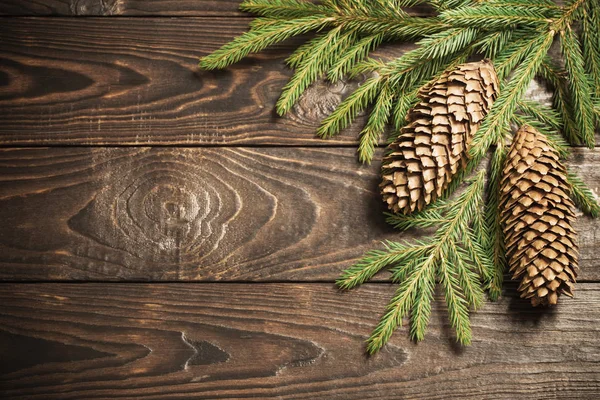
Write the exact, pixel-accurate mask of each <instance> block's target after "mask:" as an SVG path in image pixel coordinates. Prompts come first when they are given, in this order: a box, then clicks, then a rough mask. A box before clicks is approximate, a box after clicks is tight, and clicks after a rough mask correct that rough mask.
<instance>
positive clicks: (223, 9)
mask: <svg viewBox="0 0 600 400" xmlns="http://www.w3.org/2000/svg"><path fill="white" fill-rule="evenodd" d="M241 1H242V0H2V1H1V2H0V16H2V15H6V16H42V15H43V16H103V17H111V16H188V17H194V16H201V17H205V16H237V17H241V16H248V15H249V14H246V13H242V12H240V11H239V5H240V3H241ZM405 10H407V11H408V12H409V13H411V14H414V15H419V14H424V13H430V12H431V10H430V9H427V8H426V7H423V6H415V7H411V8H406V9H405Z"/></svg>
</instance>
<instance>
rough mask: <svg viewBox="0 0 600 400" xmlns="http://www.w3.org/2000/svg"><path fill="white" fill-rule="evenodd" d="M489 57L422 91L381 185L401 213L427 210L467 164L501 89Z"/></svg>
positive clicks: (390, 156)
mask: <svg viewBox="0 0 600 400" xmlns="http://www.w3.org/2000/svg"><path fill="white" fill-rule="evenodd" d="M498 86H499V84H498V78H497V76H496V73H495V71H494V69H493V66H492V65H491V64H490V63H489V62H486V61H482V62H476V63H467V64H462V65H460V66H458V67H457V68H456V69H455V70H454V71H451V72H447V73H445V74H443V75H442V76H441V77H440V78H439V79H438V80H436V81H435V82H432V83H430V84H428V85H426V86H424V87H423V88H421V90H420V91H419V98H420V101H419V103H418V104H417V105H416V106H415V107H413V108H412V109H411V110H410V111H409V114H408V115H407V121H408V123H407V125H406V126H405V127H404V128H402V130H401V132H400V135H399V136H398V139H397V140H396V141H395V142H394V143H392V144H390V146H389V147H388V153H387V155H386V156H385V157H384V159H383V167H382V169H383V174H382V175H383V180H382V183H381V185H380V190H381V193H382V195H383V199H384V201H385V202H386V203H387V204H388V207H389V208H390V209H391V210H392V211H393V212H396V213H403V214H409V213H412V212H415V211H420V210H422V209H423V208H424V207H425V206H426V205H428V204H430V203H431V202H432V201H435V200H436V199H437V198H439V197H440V196H441V195H442V194H443V192H444V190H445V189H446V188H447V187H448V185H449V184H450V182H451V181H452V179H453V177H454V175H455V174H456V173H457V172H458V171H459V170H460V169H461V168H464V167H465V166H466V163H467V159H468V155H467V151H468V148H469V145H470V142H471V138H472V137H473V134H474V133H475V131H476V130H477V129H478V128H479V124H480V123H481V120H482V119H483V118H484V117H485V115H486V114H487V112H488V111H489V109H490V107H491V105H492V103H493V101H494V99H495V97H496V93H497V92H498Z"/></svg>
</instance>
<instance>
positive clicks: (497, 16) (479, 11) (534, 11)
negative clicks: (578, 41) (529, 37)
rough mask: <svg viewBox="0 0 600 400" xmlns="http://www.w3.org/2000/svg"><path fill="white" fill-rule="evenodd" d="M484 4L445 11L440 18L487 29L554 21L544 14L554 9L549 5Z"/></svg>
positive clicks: (464, 25)
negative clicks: (548, 6)
mask: <svg viewBox="0 0 600 400" xmlns="http://www.w3.org/2000/svg"><path fill="white" fill-rule="evenodd" d="M482 4H483V5H475V6H472V7H461V8H457V9H452V10H448V11H444V12H443V13H442V14H441V15H440V19H441V20H442V21H444V22H446V23H448V24H450V25H452V26H460V27H472V26H477V27H482V29H486V30H494V29H505V28H506V27H507V26H514V25H519V26H526V27H532V28H538V27H540V26H544V25H548V24H549V23H551V22H552V19H550V18H549V17H548V16H546V15H544V13H545V12H547V11H549V10H552V9H550V8H547V7H536V6H531V5H528V6H518V5H516V4H508V5H500V4H493V3H490V4H487V3H482Z"/></svg>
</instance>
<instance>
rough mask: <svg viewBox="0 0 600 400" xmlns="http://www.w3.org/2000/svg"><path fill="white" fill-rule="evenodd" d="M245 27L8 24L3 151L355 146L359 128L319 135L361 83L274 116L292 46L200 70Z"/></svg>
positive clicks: (169, 22)
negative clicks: (22, 148) (203, 58)
mask: <svg viewBox="0 0 600 400" xmlns="http://www.w3.org/2000/svg"><path fill="white" fill-rule="evenodd" d="M248 21H249V20H247V19H232V18H205V19H201V18H174V19H165V18H118V19H106V18H105V19H102V18H91V19H90V18H85V19H79V18H5V19H3V20H2V29H0V145H32V144H33V145H39V144H46V145H50V144H53V145H73V144H85V145H89V144H94V145H107V144H119V145H123V144H131V145H139V144H148V145H150V144H168V145H173V144H180V145H181V144H183V145H199V144H210V145H214V144H278V145H290V144H292V145H294V144H296V145H298V144H309V145H310V144H329V145H334V144H337V145H339V144H353V143H355V142H356V135H357V132H358V128H359V127H358V126H356V127H354V128H353V129H349V131H348V132H347V133H346V134H344V135H342V136H340V137H338V138H335V139H332V140H317V139H315V136H314V134H315V130H316V128H317V126H318V123H319V121H320V120H321V119H322V118H323V117H324V116H326V115H327V114H328V113H329V112H330V111H331V110H332V109H333V108H334V107H335V106H336V105H337V104H338V103H339V102H340V101H341V98H342V97H343V96H345V95H346V94H347V93H349V91H350V90H351V89H352V88H355V87H356V86H357V84H358V83H357V82H343V83H339V84H335V85H334V84H326V83H325V82H321V83H320V84H318V85H316V86H314V87H313V88H311V89H310V90H309V91H308V93H307V94H306V95H305V96H304V97H303V99H301V101H300V102H299V104H298V106H297V107H296V108H295V109H294V110H293V111H291V112H290V114H289V115H288V116H286V117H285V118H279V117H277V116H276V115H275V113H274V105H275V102H276V101H277V98H278V96H279V93H280V91H281V88H282V87H283V85H284V84H285V82H286V80H287V79H288V78H289V76H290V71H289V70H288V69H287V68H286V67H285V64H284V59H285V57H286V56H287V55H288V54H289V51H290V49H291V48H293V46H295V45H297V44H298V41H296V42H294V43H295V44H294V43H291V44H288V45H285V46H280V47H278V48H275V49H273V50H270V51H267V52H264V53H261V54H259V55H257V56H255V57H251V58H249V59H248V60H245V61H243V62H241V63H239V64H237V65H235V66H233V67H231V68H229V69H228V70H226V71H217V72H205V71H199V70H198V68H197V63H198V58H199V57H200V56H203V55H206V54H208V53H209V52H210V51H212V50H215V49H216V48H218V47H219V46H221V45H223V44H224V43H226V42H227V41H228V40H230V39H231V38H233V37H234V36H236V35H238V34H241V33H242V32H244V31H245V30H246V29H247V25H248ZM404 48H405V47H404ZM402 49H403V47H402V46H399V47H398V46H396V47H394V48H388V49H387V50H386V51H385V52H383V54H384V55H387V56H391V55H393V54H400V53H401V51H402Z"/></svg>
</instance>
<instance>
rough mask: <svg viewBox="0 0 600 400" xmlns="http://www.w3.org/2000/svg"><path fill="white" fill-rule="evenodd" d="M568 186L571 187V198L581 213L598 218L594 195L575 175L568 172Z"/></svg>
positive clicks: (599, 208)
mask: <svg viewBox="0 0 600 400" xmlns="http://www.w3.org/2000/svg"><path fill="white" fill-rule="evenodd" d="M568 179H569V184H570V185H571V197H572V198H573V201H574V202H575V204H576V205H577V207H579V209H580V210H581V211H583V212H584V213H586V214H587V215H589V216H590V217H592V218H598V216H600V205H599V204H598V200H597V197H596V195H594V193H593V192H592V191H591V190H590V188H589V187H588V186H587V185H586V184H585V182H583V180H582V179H581V178H580V177H579V176H577V175H576V174H574V173H572V172H569V175H568Z"/></svg>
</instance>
